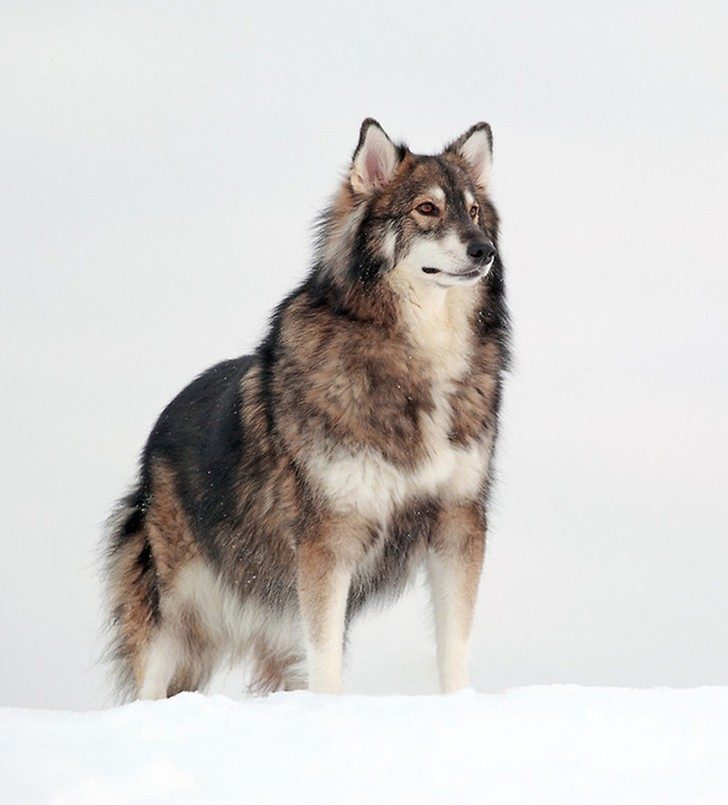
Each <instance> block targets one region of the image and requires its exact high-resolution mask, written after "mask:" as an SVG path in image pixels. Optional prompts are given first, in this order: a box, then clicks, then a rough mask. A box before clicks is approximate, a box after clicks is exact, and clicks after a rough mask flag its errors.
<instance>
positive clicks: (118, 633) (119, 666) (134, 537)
mask: <svg viewBox="0 0 728 805" xmlns="http://www.w3.org/2000/svg"><path fill="white" fill-rule="evenodd" d="M147 501H148V492H147V489H146V485H145V484H144V482H143V481H141V480H140V481H139V483H138V484H137V486H136V487H135V488H134V489H133V490H132V491H131V492H130V493H129V494H128V495H126V497H124V498H122V499H121V500H120V501H119V503H118V504H117V506H116V508H115V510H114V512H113V513H112V515H111V517H110V518H109V520H108V522H107V525H106V533H105V536H104V545H103V549H104V560H105V561H104V564H105V590H104V597H105V603H106V608H107V628H108V631H109V637H110V639H109V642H108V647H107V649H106V652H105V659H106V660H107V661H108V662H109V663H110V665H111V667H112V669H113V675H114V677H115V689H116V693H117V697H118V698H119V699H120V700H126V699H128V698H130V697H131V696H132V695H133V693H134V691H135V690H138V687H139V684H140V678H141V673H142V669H141V663H142V660H143V656H144V652H145V650H146V647H147V644H148V642H149V638H150V635H151V633H152V631H153V629H154V626H155V625H156V623H157V622H158V621H159V585H158V580H157V572H156V567H155V563H154V556H153V554H152V549H151V545H150V543H149V540H148V537H147V533H146V527H145V513H146V508H147Z"/></svg>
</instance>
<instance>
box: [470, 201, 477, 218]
mask: <svg viewBox="0 0 728 805" xmlns="http://www.w3.org/2000/svg"><path fill="white" fill-rule="evenodd" d="M469 212H470V217H471V218H472V219H473V221H474V220H475V219H476V218H477V217H478V205H477V204H473V206H472V207H471V208H470V210H469Z"/></svg>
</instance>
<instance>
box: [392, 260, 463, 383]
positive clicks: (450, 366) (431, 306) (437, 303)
mask: <svg viewBox="0 0 728 805" xmlns="http://www.w3.org/2000/svg"><path fill="white" fill-rule="evenodd" d="M389 282H390V287H391V288H392V290H393V292H394V295H395V298H396V301H397V307H398V309H399V315H400V317H401V321H402V324H403V325H404V327H405V328H406V331H407V334H408V337H409V338H410V340H411V341H412V343H413V345H414V346H415V347H416V348H417V349H418V350H419V351H420V352H421V353H422V355H423V357H426V358H427V359H428V360H429V361H430V362H431V363H432V365H433V367H434V368H435V369H436V371H437V373H438V374H443V376H448V377H450V378H453V377H456V376H461V375H462V373H463V372H464V371H465V370H466V368H467V366H468V364H469V361H470V357H471V354H472V349H473V329H472V328H473V316H474V313H475V307H476V305H477V302H478V293H477V291H476V289H475V288H473V287H452V288H442V287H440V286H438V285H436V284H435V283H432V282H426V281H422V282H419V281H417V280H414V279H412V278H410V277H407V276H398V275H397V274H396V272H395V274H393V275H392V276H391V278H390V280H389Z"/></svg>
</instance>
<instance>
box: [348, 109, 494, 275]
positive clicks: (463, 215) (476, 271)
mask: <svg viewBox="0 0 728 805" xmlns="http://www.w3.org/2000/svg"><path fill="white" fill-rule="evenodd" d="M490 164H491V135H490V128H489V127H488V125H487V124H485V123H480V124H478V125H476V126H473V127H472V128H471V129H470V130H469V131H468V132H466V134H464V135H463V136H462V137H460V138H459V139H458V140H456V141H455V142H454V143H453V144H452V145H450V146H448V148H446V149H445V150H444V151H443V152H442V153H441V154H439V155H438V156H417V155H414V154H412V153H410V152H409V151H407V150H406V149H404V148H402V147H401V146H396V145H394V144H393V143H392V142H391V140H390V139H389V137H387V135H386V134H385V133H384V131H383V130H382V129H381V127H380V126H379V124H377V123H376V122H375V121H373V120H366V121H364V124H363V125H362V130H361V135H360V139H359V145H358V147H357V150H356V152H355V153H354V159H353V162H352V167H351V173H350V182H351V187H352V190H353V192H354V194H355V196H357V197H358V198H359V201H360V203H363V204H367V206H368V207H369V214H368V221H369V223H368V226H369V233H368V234H369V237H368V247H369V249H370V250H378V251H379V252H380V255H381V257H382V258H383V259H384V261H385V263H386V265H387V266H388V267H389V268H390V270H391V271H392V272H393V273H395V274H398V275H399V276H400V277H404V278H407V279H408V280H409V281H410V282H416V283H426V284H433V285H436V286H439V287H443V288H447V287H452V286H467V285H475V284H476V283H477V282H478V281H479V280H480V279H482V278H483V277H484V276H485V275H486V274H487V273H488V271H489V270H490V268H491V266H492V265H493V261H494V259H495V256H496V251H495V246H494V243H493V240H492V235H491V233H490V232H489V229H491V228H493V227H494V225H495V213H494V211H493V208H492V207H491V205H490V203H489V201H488V198H487V193H486V186H487V181H488V177H489V173H490Z"/></svg>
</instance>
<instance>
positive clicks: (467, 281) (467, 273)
mask: <svg viewBox="0 0 728 805" xmlns="http://www.w3.org/2000/svg"><path fill="white" fill-rule="evenodd" d="M489 270H490V265H487V266H478V267H476V268H467V269H464V270H461V271H445V270H444V269H441V268H430V267H429V266H425V267H423V269H422V272H423V274H424V275H425V276H426V277H427V278H428V279H430V280H432V282H434V283H435V285H437V286H439V287H440V288H455V287H467V286H468V285H475V284H476V283H478V282H479V281H480V280H481V279H483V277H484V276H485V275H486V274H487V273H488V271H489Z"/></svg>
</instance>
